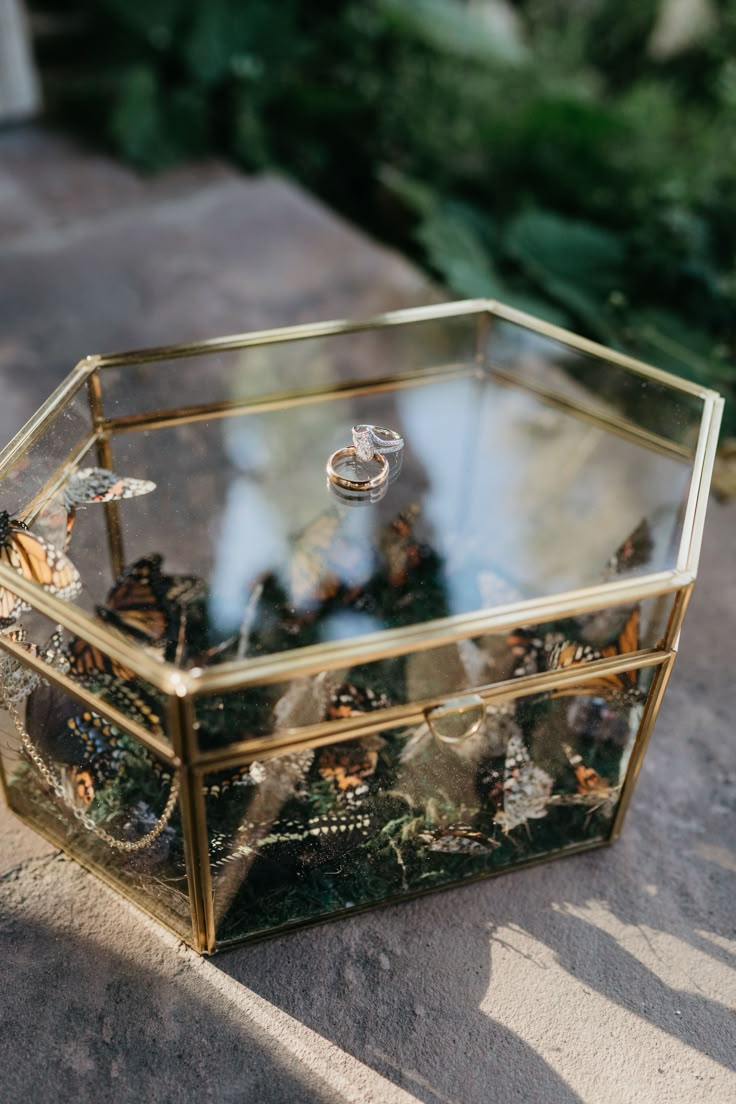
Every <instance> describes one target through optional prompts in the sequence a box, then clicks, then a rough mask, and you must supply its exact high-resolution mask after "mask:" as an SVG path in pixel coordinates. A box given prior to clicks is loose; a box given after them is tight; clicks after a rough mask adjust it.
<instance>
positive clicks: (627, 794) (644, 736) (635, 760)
mask: <svg viewBox="0 0 736 1104" xmlns="http://www.w3.org/2000/svg"><path fill="white" fill-rule="evenodd" d="M676 655H677V653H676V652H675V651H674V650H672V651H670V652H667V653H666V657H665V662H664V663H663V664H662V666H661V668H660V669H659V670H658V671H657V672H656V674H655V676H654V679H653V682H652V685H651V687H650V690H649V696H648V697H647V701H646V705H645V706H644V713H643V715H642V719H641V723H640V725H639V731H638V733H637V736H636V740H635V742H634V747H633V749H632V752H631V758H630V759H629V767H628V770H627V771H626V778H625V779H624V784H623V788H622V790H621V797H620V800H619V803H618V808H617V809H616V815H615V817H614V821H613V824H612V825H611V836H610V838H611V841H613V840H616V839H618V837H619V836H620V834H621V829H622V827H623V823H624V819H625V817H626V813H627V812H628V809H629V805H630V804H631V798H632V796H633V793H634V787H635V786H636V780H637V778H638V777H639V771H640V770H641V765H642V762H643V761H644V753H645V752H646V750H647V746H648V744H649V740H650V738H651V735H652V732H653V731H654V724H655V722H656V720H657V717H658V715H659V709H660V706H661V704H662V698H663V697H664V692H665V690H666V689H667V683H668V682H669V678H670V675H671V674H672V668H673V666H674V662H675V657H676Z"/></svg>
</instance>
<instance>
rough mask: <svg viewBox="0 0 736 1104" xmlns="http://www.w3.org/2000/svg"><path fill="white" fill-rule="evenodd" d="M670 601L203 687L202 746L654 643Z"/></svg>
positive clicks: (198, 704)
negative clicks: (318, 669) (308, 671)
mask: <svg viewBox="0 0 736 1104" xmlns="http://www.w3.org/2000/svg"><path fill="white" fill-rule="evenodd" d="M672 602H673V598H672V596H671V595H667V596H664V597H661V598H650V599H647V600H646V601H645V602H641V603H637V604H636V605H624V606H612V607H609V608H606V609H601V610H596V611H594V612H592V613H587V614H581V615H579V616H578V617H575V618H567V619H564V620H558V621H551V622H547V623H545V624H541V625H524V626H521V625H520V626H518V627H517V628H515V629H513V630H511V631H507V632H501V633H488V634H485V635H484V636H478V637H473V638H471V639H468V640H461V641H458V642H457V643H453V644H447V645H444V646H442V647H438V648H428V649H423V650H421V651H416V652H411V653H410V654H408V655H400V656H392V657H386V658H384V659H381V660H378V661H376V662H373V663H364V664H360V665H356V666H355V667H344V668H340V669H337V670H332V671H329V672H322V673H321V674H319V675H315V676H313V677H310V678H296V679H293V680H292V681H291V682H276V683H270V684H267V685H262V686H252V687H245V688H243V689H240V690H235V691H231V692H228V693H225V694H212V695H203V696H202V697H200V698H197V699H196V701H195V710H196V718H197V736H198V740H199V746H200V747H201V748H202V750H205V751H211V750H213V749H215V748H220V747H226V746H227V745H228V744H232V743H234V742H236V741H241V740H249V739H261V738H263V737H268V736H273V735H278V734H279V733H281V734H283V730H284V729H292V728H302V727H304V726H309V725H314V724H319V723H321V722H324V721H330V722H334V723H335V725H336V726H338V725H340V724H342V723H344V722H345V721H346V720H347V719H348V718H350V717H356V716H358V715H361V714H367V713H379V711H380V710H385V709H387V708H390V707H391V706H399V705H405V704H410V703H415V702H422V701H426V700H428V699H437V698H440V697H443V698H447V697H451V696H454V695H457V694H460V693H462V692H467V691H471V690H474V689H477V688H478V687H482V686H487V685H490V684H493V683H500V682H506V681H509V680H513V679H514V678H519V677H524V676H527V677H528V676H531V675H537V674H542V673H544V672H548V671H553V670H560V669H566V668H569V667H572V666H581V667H583V666H584V665H585V664H586V663H590V662H593V661H595V660H597V659H603V658H612V657H614V656H616V655H625V654H626V653H628V652H634V651H637V650H638V649H641V648H652V647H655V646H656V645H657V643H658V641H659V640H660V639H661V637H662V634H663V632H664V629H665V627H666V624H667V619H668V617H669V614H670V611H671V609H672ZM376 720H377V721H380V715H379V716H377V717H376Z"/></svg>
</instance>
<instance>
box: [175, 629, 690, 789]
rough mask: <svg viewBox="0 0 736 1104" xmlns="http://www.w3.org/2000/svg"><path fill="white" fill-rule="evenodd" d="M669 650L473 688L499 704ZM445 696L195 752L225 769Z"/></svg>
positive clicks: (382, 722) (409, 714) (346, 736)
mask: <svg viewBox="0 0 736 1104" xmlns="http://www.w3.org/2000/svg"><path fill="white" fill-rule="evenodd" d="M667 654H668V653H667V652H663V651H660V650H658V649H642V650H641V651H638V652H628V653H625V654H624V655H621V656H614V657H612V658H611V659H599V660H595V661H593V662H591V663H585V664H581V665H580V666H578V667H566V668H562V669H559V670H556V671H545V672H543V673H542V674H539V675H527V676H525V677H523V678H516V679H507V680H505V681H504V682H496V683H490V684H488V685H486V686H481V687H480V688H475V687H474V688H473V690H472V694H473V696H474V697H476V696H477V697H479V698H481V699H482V700H483V702H485V703H486V704H487V705H497V704H498V703H499V702H504V701H515V700H516V699H517V698H521V697H529V696H531V695H532V694H543V693H545V692H547V691H551V690H557V689H560V688H562V687H568V686H585V684H586V683H587V682H590V681H591V680H593V681H594V680H596V679H598V678H602V677H603V676H606V675H615V674H620V673H621V672H623V671H633V670H637V671H638V670H641V669H642V668H645V667H657V666H659V665H660V664H662V663H664V662H665V660H666V658H667ZM468 693H470V691H468ZM446 700H447V695H446V694H444V695H439V696H435V697H431V698H426V699H424V700H422V701H419V702H408V703H406V704H404V705H395V706H391V707H390V708H388V709H380V710H375V711H373V712H371V713H360V714H356V715H355V716H353V717H347V718H343V719H341V720H339V721H320V722H319V723H317V724H312V725H304V726H303V727H302V728H287V729H282V730H281V731H280V732H274V733H271V734H269V735H268V736H257V737H253V738H251V739H249V740H239V741H238V742H237V743H233V744H228V745H227V746H226V747H224V748H216V749H214V750H212V751H199V752H195V754H196V757H197V760H196V761H197V765H198V766H200V767H203V768H206V769H207V770H209V771H218V770H227V769H228V768H230V767H236V766H239V765H240V764H241V763H242V762H243V761H244V760H248V759H251V758H257V759H271V758H273V757H274V756H277V755H285V754H287V753H289V752H292V751H303V750H306V749H307V748H312V747H322V746H324V745H325V744H330V743H334V742H335V741H336V740H339V741H340V742H342V741H345V740H352V739H358V738H359V737H362V736H368V735H370V734H371V733H374V732H381V731H385V730H386V729H389V728H392V729H393V728H404V727H411V726H414V725H418V724H421V723H422V722H423V721H424V720H425V718H426V713H427V712H428V711H429V710H430V709H433V708H434V707H436V706H438V705H442V704H443V703H444V702H445V701H446Z"/></svg>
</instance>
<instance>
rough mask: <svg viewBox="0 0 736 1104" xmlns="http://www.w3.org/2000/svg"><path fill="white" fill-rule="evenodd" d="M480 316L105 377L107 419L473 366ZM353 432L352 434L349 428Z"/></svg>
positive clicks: (114, 370) (113, 370) (159, 364)
mask: <svg viewBox="0 0 736 1104" xmlns="http://www.w3.org/2000/svg"><path fill="white" fill-rule="evenodd" d="M477 325H478V318H477V316H476V315H472V314H466V315H461V316H459V317H457V318H442V319H435V320H430V321H428V322H416V323H412V324H409V325H401V326H390V327H386V328H385V329H374V330H367V331H356V332H354V333H349V334H336V335H333V336H331V337H319V338H309V339H305V340H300V341H281V342H276V343H275V344H269V345H262V346H252V347H250V348H246V349H237V350H233V351H226V352H212V353H204V354H202V355H199V356H195V357H183V358H178V359H175V360H163V361H156V362H154V363H145V362H142V363H140V364H136V365H135V366H133V367H131V366H129V365H128V366H121V367H114V366H113V367H110V368H106V369H104V370H103V373H102V382H103V386H104V398H105V414H106V415H107V417H108V418H117V417H124V416H129V415H132V414H141V413H144V412H148V413H150V412H151V411H162V410H171V409H172V408H178V407H186V406H194V405H199V404H201V403H222V402H233V401H235V402H238V401H243V400H246V399H248V400H257V399H259V398H263V397H264V396H267V395H268V396H272V395H274V394H279V393H282V392H293V391H306V390H310V389H314V388H328V389H331V388H333V387H335V386H337V385H339V384H344V383H346V382H349V381H354V382H366V381H370V380H372V379H375V378H377V377H381V376H396V375H402V374H405V373H407V372H427V371H429V370H434V369H437V368H444V367H448V366H451V365H453V364H465V363H468V362H471V361H472V360H473V359H474V357H475V354H476V351H477ZM348 428H349V427H348Z"/></svg>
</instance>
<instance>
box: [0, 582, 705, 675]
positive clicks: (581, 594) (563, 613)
mask: <svg viewBox="0 0 736 1104" xmlns="http://www.w3.org/2000/svg"><path fill="white" fill-rule="evenodd" d="M1 578H2V576H0V579H1ZM690 582H692V578H691V576H690V575H688V574H687V573H681V572H676V571H661V572H658V573H656V574H652V575H643V576H640V577H639V578H638V579H636V580H635V581H633V582H632V580H628V579H622V580H615V581H613V582H607V583H600V584H596V585H595V586H591V587H584V588H582V589H580V590H575V591H568V592H566V593H564V594H561V595H553V596H551V597H547V598H534V599H526V600H524V601H523V602H515V603H512V604H509V605H506V606H497V607H494V608H493V609H492V610H480V611H475V612H473V613H463V614H455V615H454V616H451V617H444V618H438V619H436V620H433V621H425V622H422V623H420V624H418V625H407V626H403V627H402V628H398V629H383V630H381V631H379V632H376V633H370V634H366V635H365V636H362V637H354V638H352V639H350V640H339V641H328V642H326V643H322V644H310V645H308V646H307V647H304V648H298V649H291V650H289V651H286V652H279V653H277V654H276V655H273V656H264V657H259V658H257V659H246V660H233V661H232V662H230V663H223V664H220V665H218V666H217V667H214V668H210V669H208V670H201V669H199V668H194V669H192V670H191V671H190V672H189V674H190V676H191V678H192V683H191V689H192V693H193V694H195V695H197V696H198V695H200V694H213V693H221V692H226V691H228V690H235V689H242V688H244V687H246V686H252V685H254V684H257V683H258V684H264V685H265V684H266V683H271V682H279V681H282V680H285V679H286V680H288V679H292V678H298V677H300V676H303V675H312V674H319V673H320V672H321V671H324V670H328V669H331V668H342V667H353V666H356V665H357V664H360V663H370V662H372V661H374V660H378V659H385V658H388V657H391V656H396V655H402V654H404V653H406V652H410V651H424V650H428V649H431V648H437V647H441V646H442V645H444V644H451V643H454V642H455V641H457V640H461V639H464V638H466V637H473V636H483V635H485V634H487V633H497V632H502V631H505V630H507V629H514V628H516V627H517V626H519V625H535V624H544V623H545V622H546V621H552V620H556V619H559V618H561V617H572V616H575V615H577V614H579V613H586V612H588V611H590V610H593V609H599V608H604V607H605V606H609V605H624V604H626V603H629V602H638V601H641V600H643V599H645V598H652V597H656V596H657V595H659V594H667V593H669V592H671V591H675V590H679V589H680V587H682V586H685V585H687V584H688V583H690Z"/></svg>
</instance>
